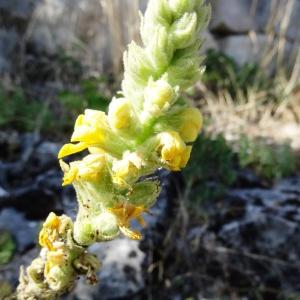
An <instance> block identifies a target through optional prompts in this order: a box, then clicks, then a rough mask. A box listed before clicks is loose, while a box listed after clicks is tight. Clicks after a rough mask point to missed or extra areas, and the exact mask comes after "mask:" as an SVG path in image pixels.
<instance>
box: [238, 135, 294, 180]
mask: <svg viewBox="0 0 300 300" xmlns="http://www.w3.org/2000/svg"><path fill="white" fill-rule="evenodd" d="M238 157H239V163H240V166H241V167H250V168H253V169H254V170H255V172H256V173H257V174H258V175H260V176H261V177H263V178H265V179H268V180H273V179H280V178H282V177H286V176H290V175H291V174H293V173H295V172H296V170H297V163H296V156H295V154H294V153H293V151H292V149H291V147H290V146H289V144H287V143H285V144H282V145H276V144H266V142H265V141H263V140H261V139H256V140H250V139H248V138H247V137H246V136H241V138H240V141H239V148H238Z"/></svg>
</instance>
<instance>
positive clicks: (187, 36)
mask: <svg viewBox="0 0 300 300" xmlns="http://www.w3.org/2000/svg"><path fill="white" fill-rule="evenodd" d="M196 29H197V14H196V13H195V12H192V13H185V14H184V15H183V16H182V17H181V18H179V19H178V20H176V21H175V22H174V23H173V25H172V27H171V32H170V34H171V39H172V42H173V43H174V46H175V48H177V49H183V48H187V47H189V46H191V45H192V44H193V43H194V42H195V40H196V38H197V34H196Z"/></svg>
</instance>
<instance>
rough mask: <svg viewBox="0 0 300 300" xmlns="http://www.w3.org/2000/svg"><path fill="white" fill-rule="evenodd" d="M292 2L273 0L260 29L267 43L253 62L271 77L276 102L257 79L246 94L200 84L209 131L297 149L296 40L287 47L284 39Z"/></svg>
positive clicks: (299, 58)
mask: <svg viewBox="0 0 300 300" xmlns="http://www.w3.org/2000/svg"><path fill="white" fill-rule="evenodd" d="M294 3H295V0H288V1H287V2H284V3H283V1H279V0H275V1H272V3H271V9H270V16H269V20H268V22H267V25H266V28H265V32H266V36H267V40H268V42H267V43H266V44H265V47H264V48H263V49H262V51H261V58H260V60H259V62H258V65H259V69H260V70H263V71H264V73H265V74H268V76H269V78H270V80H272V81H273V84H272V95H274V96H275V98H276V101H272V100H270V90H267V89H266V90H262V89H261V88H259V78H258V79H257V80H258V82H257V86H256V85H254V86H251V87H249V88H248V89H247V90H246V92H245V91H241V90H239V89H237V90H236V91H235V96H232V94H231V93H230V92H229V91H227V90H218V91H217V92H212V91H211V90H209V88H207V87H206V86H205V85H204V84H203V83H199V84H198V86H197V89H198V91H199V92H200V94H202V96H203V99H204V103H202V105H201V108H202V110H203V111H204V114H205V115H206V116H207V119H208V120H210V122H209V124H208V126H207V127H206V129H207V131H208V132H210V133H212V134H218V133H223V134H224V136H225V137H226V139H227V140H237V139H239V137H240V136H241V134H246V135H247V136H249V137H250V138H251V137H253V138H257V137H262V138H265V139H267V140H271V141H274V142H276V143H282V142H285V141H290V143H291V146H292V147H293V148H294V149H296V150H300V141H299V138H298V137H299V136H300V49H299V44H298V43H296V42H295V43H294V45H295V46H294V48H293V49H288V50H287V43H288V40H287V39H286V33H287V30H288V26H289V23H290V20H291V14H292V9H293V5H294ZM255 4H257V1H253V9H252V13H255ZM275 28H277V30H275ZM249 36H250V38H251V39H252V41H253V43H255V42H256V33H255V32H249Z"/></svg>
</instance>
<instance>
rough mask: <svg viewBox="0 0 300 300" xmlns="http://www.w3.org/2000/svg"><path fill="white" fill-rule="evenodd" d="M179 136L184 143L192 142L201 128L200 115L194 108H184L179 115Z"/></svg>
mask: <svg viewBox="0 0 300 300" xmlns="http://www.w3.org/2000/svg"><path fill="white" fill-rule="evenodd" d="M180 117H181V124H180V125H179V134H180V136H181V138H182V139H183V140H184V142H186V143H190V142H194V141H195V140H196V138H197V136H198V134H199V132H200V130H201V128H202V123H203V119H202V114H201V112H200V110H199V109H197V108H194V107H189V108H186V109H184V110H183V111H182V113H181V116H180Z"/></svg>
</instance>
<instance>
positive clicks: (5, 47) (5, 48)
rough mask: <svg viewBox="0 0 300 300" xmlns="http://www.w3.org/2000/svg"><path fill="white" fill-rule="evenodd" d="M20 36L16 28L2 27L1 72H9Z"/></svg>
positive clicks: (0, 32)
mask: <svg viewBox="0 0 300 300" xmlns="http://www.w3.org/2000/svg"><path fill="white" fill-rule="evenodd" d="M18 39H19V36H18V34H17V32H16V31H15V30H14V29H11V30H6V29H0V74H1V73H6V72H9V70H10V68H11V63H12V60H13V56H14V54H15V50H16V47H17V44H18Z"/></svg>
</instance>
